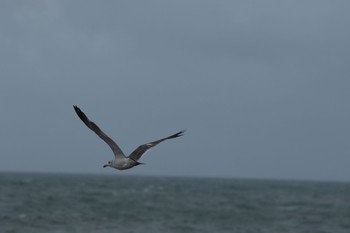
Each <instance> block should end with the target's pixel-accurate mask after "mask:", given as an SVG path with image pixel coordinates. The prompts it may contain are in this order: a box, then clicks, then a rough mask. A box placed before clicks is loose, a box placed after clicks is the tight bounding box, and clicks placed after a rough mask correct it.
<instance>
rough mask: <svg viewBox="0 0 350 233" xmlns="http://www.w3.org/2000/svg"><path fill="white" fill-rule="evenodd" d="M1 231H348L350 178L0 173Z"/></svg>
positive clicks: (276, 232) (169, 232)
mask: <svg viewBox="0 0 350 233" xmlns="http://www.w3.org/2000/svg"><path fill="white" fill-rule="evenodd" d="M0 232H1V233H17V232H24V233H44V232H45V233H70V232H72V233H73V232H74V233H89V232H94V233H104V232H114V233H119V232H120V233H148V232H149V233H158V232H159V233H160V232H162V233H194V232H198V233H199V232H200V233H206V232H208V233H224V232H225V233H349V232H350V183H340V182H339V183H337V182H305V181H304V182H301V181H274V180H249V179H219V178H175V177H139V176H123V175H118V174H117V175H111V176H109V175H68V174H30V173H29V174H25V173H0Z"/></svg>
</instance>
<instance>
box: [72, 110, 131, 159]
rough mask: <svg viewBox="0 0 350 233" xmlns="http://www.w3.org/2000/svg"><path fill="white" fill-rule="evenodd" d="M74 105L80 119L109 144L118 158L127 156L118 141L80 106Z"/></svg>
mask: <svg viewBox="0 0 350 233" xmlns="http://www.w3.org/2000/svg"><path fill="white" fill-rule="evenodd" d="M73 107H74V110H75V112H76V113H77V115H78V116H79V118H80V120H82V121H83V122H84V123H85V125H86V126H87V127H88V128H89V129H91V130H92V131H94V132H95V133H96V134H97V136H99V137H100V138H101V139H102V140H103V141H105V142H106V143H107V144H108V145H109V147H110V148H111V149H112V151H113V153H114V156H115V157H116V158H118V157H119V158H120V157H125V155H124V153H123V152H122V150H121V149H120V148H119V146H118V145H117V143H115V142H114V141H113V140H112V139H111V138H110V137H108V136H107V135H106V134H105V133H104V132H103V131H102V130H101V129H100V128H99V127H98V126H97V125H96V124H95V123H94V122H92V121H90V120H89V118H88V117H87V116H86V115H85V114H84V113H83V112H82V111H81V110H80V108H78V107H77V106H75V105H73Z"/></svg>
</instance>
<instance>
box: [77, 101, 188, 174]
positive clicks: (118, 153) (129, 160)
mask: <svg viewBox="0 0 350 233" xmlns="http://www.w3.org/2000/svg"><path fill="white" fill-rule="evenodd" d="M73 107H74V110H75V112H76V113H77V115H78V117H79V118H80V120H82V121H83V122H84V124H85V125H86V126H87V127H88V128H89V129H91V130H92V131H94V132H95V133H96V134H97V136H99V137H100V138H101V139H102V140H103V141H105V142H106V143H107V144H108V145H109V147H110V148H111V149H112V151H113V153H114V157H115V158H114V159H113V160H110V161H108V163H107V164H106V165H104V166H103V167H112V168H115V169H118V170H126V169H129V168H132V167H134V166H137V165H140V164H144V163H140V162H139V161H138V160H139V159H140V158H141V156H142V155H143V154H144V153H145V152H146V151H148V150H149V149H151V148H152V147H154V146H156V145H158V144H159V143H161V142H162V141H165V140H168V139H172V138H177V137H180V136H182V135H183V134H184V132H185V130H182V131H180V132H178V133H176V134H173V135H170V136H168V137H165V138H162V139H159V140H157V141H154V142H149V143H146V144H143V145H140V146H139V147H137V148H136V149H135V150H134V151H133V152H132V153H131V154H130V155H129V156H125V155H124V153H123V151H122V150H121V149H120V148H119V146H118V145H117V143H115V142H114V141H113V140H112V139H111V138H110V137H108V136H107V135H106V134H105V133H104V132H103V131H102V130H101V129H100V128H99V127H98V126H97V125H96V124H95V123H94V122H92V121H90V120H89V118H88V117H87V116H86V115H85V113H83V111H81V110H80V108H78V107H77V106H75V105H73Z"/></svg>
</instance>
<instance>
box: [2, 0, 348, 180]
mask: <svg viewBox="0 0 350 233" xmlns="http://www.w3.org/2000/svg"><path fill="white" fill-rule="evenodd" d="M349 10H350V1H345V0H344V1H341V0H336V1H331V0H329V1H322V0H308V1H287V0H286V1H280V0H275V1H272V0H266V1H246V0H241V1H221V0H218V1H200V0H197V1H188V0H177V1H165V0H158V1H156V0H155V1H143V0H138V1H137V0H135V1H129V0H125V1H108V0H106V1H97V0H96V1H88V0H76V1H70V0H59V1H51V0H47V1H39V0H37V1H24V0H23V1H20V0H15V1H13V0H7V1H6V0H4V1H1V2H0V110H1V121H0V128H1V131H0V142H1V144H0V145H1V146H0V171H31V172H69V173H72V172H74V173H75V172H77V173H95V174H116V175H118V174H135V175H170V176H173V175H176V176H182V175H185V176H207V177H237V178H240V177H243V178H276V179H311V180H341V181H350V168H349V166H350V121H349V120H350V106H349V101H350V65H349V64H350V27H349V25H350V14H349ZM73 104H75V105H78V106H79V107H80V108H81V109H82V110H83V111H84V112H85V113H86V114H87V115H88V117H89V118H90V119H92V120H93V121H95V122H96V123H97V124H98V125H99V126H100V127H101V128H102V129H103V130H104V131H105V132H106V133H107V134H108V135H109V136H111V137H112V138H113V139H115V140H116V141H117V142H118V144H119V145H120V147H121V148H122V150H123V151H124V152H125V153H126V154H129V153H130V152H131V151H132V150H133V149H134V148H135V147H136V146H138V145H139V144H142V143H146V142H150V141H152V140H155V139H159V138H161V137H163V136H168V135H170V134H172V133H175V132H177V131H179V130H181V129H187V132H186V135H185V136H184V137H181V138H178V139H174V140H171V141H167V142H164V143H162V144H160V145H158V146H157V147H155V148H154V149H153V150H152V151H150V152H148V153H147V154H146V155H145V156H144V157H142V158H141V161H142V162H145V163H147V165H145V166H138V167H136V168H133V169H131V170H127V171H118V170H114V169H111V168H105V169H103V168H102V165H103V164H105V163H106V162H107V161H108V160H110V159H112V158H113V154H112V152H111V150H110V148H109V147H108V146H107V145H106V144H105V143H104V142H103V141H101V140H100V139H99V138H98V137H97V136H96V135H95V134H94V133H93V132H92V131H90V130H89V129H88V128H87V127H86V126H85V125H84V124H83V123H82V122H81V121H80V120H79V119H78V117H77V116H76V115H75V113H74V111H73V107H72V105H73Z"/></svg>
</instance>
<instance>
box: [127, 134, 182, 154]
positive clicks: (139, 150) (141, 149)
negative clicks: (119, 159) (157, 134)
mask: <svg viewBox="0 0 350 233" xmlns="http://www.w3.org/2000/svg"><path fill="white" fill-rule="evenodd" d="M184 132H185V130H182V131H180V132H178V133H176V134H173V135H171V136H169V137H166V138H162V139H159V140H157V141H154V142H149V143H146V144H143V145H140V146H139V147H137V148H136V149H135V150H134V151H133V152H132V153H131V154H130V155H129V156H128V158H131V159H133V160H136V161H137V160H139V159H140V157H141V156H142V155H143V154H144V153H145V152H146V151H148V150H149V149H151V148H152V147H154V146H156V145H158V144H159V143H161V142H162V141H165V140H168V139H172V138H177V137H181V136H182V135H183V134H184Z"/></svg>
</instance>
